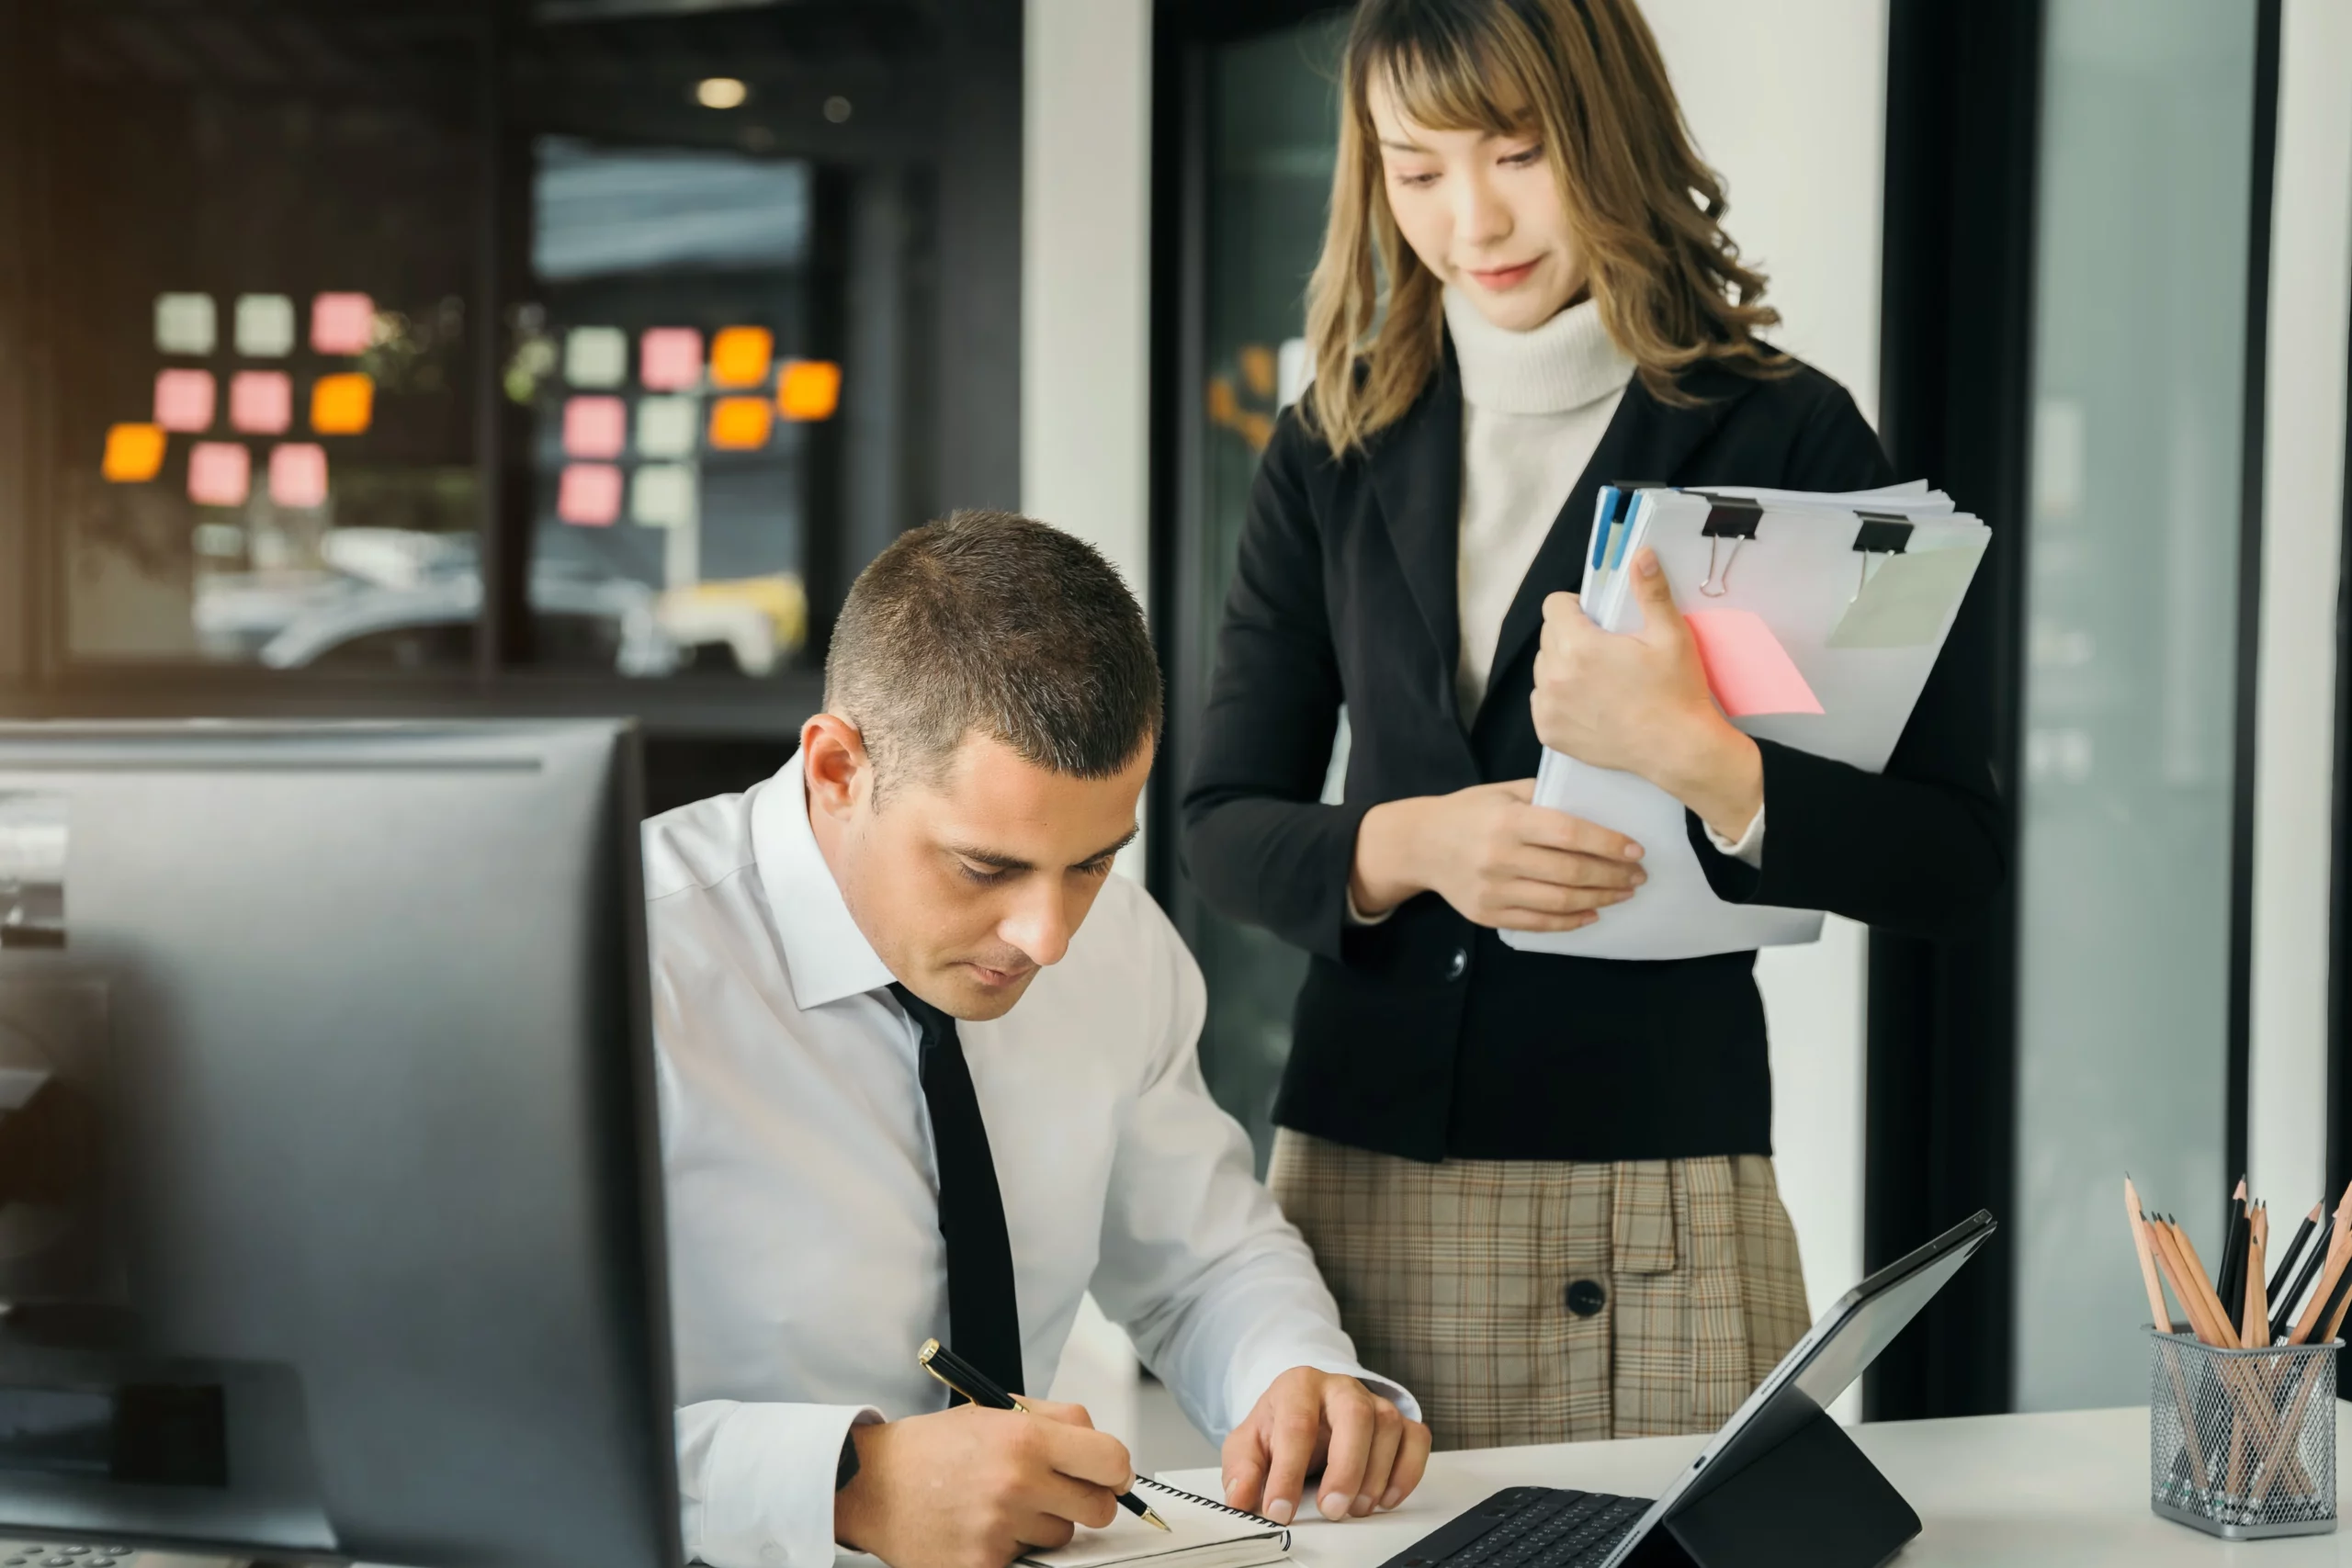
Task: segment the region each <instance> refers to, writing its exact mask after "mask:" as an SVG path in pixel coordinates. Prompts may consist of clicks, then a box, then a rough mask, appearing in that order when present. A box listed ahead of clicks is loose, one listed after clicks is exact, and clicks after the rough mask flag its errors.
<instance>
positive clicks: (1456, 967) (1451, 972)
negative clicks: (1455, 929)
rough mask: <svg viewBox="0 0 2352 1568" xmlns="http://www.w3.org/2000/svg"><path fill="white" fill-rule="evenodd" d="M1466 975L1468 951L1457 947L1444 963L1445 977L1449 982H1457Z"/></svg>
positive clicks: (1468, 963) (1468, 969)
mask: <svg viewBox="0 0 2352 1568" xmlns="http://www.w3.org/2000/svg"><path fill="white" fill-rule="evenodd" d="M1468 973H1470V950H1469V949H1468V948H1466V947H1457V948H1455V949H1454V950H1453V957H1451V958H1449V959H1447V960H1446V961H1445V977H1446V978H1447V979H1449V980H1459V979H1460V978H1462V976H1464V975H1467V974H1468Z"/></svg>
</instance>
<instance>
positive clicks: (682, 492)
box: [628, 463, 695, 528]
mask: <svg viewBox="0 0 2352 1568" xmlns="http://www.w3.org/2000/svg"><path fill="white" fill-rule="evenodd" d="M628 520H629V521H630V522H632V523H634V524H636V525H638V526H639V527H640V528H684V527H686V526H688V525H691V524H692V523H693V522H694V520H695V471H694V469H692V468H688V467H687V466H686V465H685V464H684V463H648V464H646V465H645V466H644V467H643V468H639V469H638V470H637V472H636V473H634V474H632V475H630V476H629V481H628Z"/></svg>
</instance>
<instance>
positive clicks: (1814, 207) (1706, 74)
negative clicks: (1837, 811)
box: [1642, 0, 1998, 1418]
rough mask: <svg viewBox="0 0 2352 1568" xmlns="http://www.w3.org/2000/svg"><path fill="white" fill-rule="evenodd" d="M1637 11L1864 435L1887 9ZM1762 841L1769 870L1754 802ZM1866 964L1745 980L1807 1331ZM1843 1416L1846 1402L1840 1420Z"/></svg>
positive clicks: (1842, 926)
mask: <svg viewBox="0 0 2352 1568" xmlns="http://www.w3.org/2000/svg"><path fill="white" fill-rule="evenodd" d="M1642 8H1643V10H1644V11H1645V13H1646V14H1647V16H1648V17H1649V21H1650V27H1651V28H1652V30H1654V31H1655V32H1656V33H1657V39H1658V47H1659V48H1660V49H1661V50H1662V51H1664V53H1665V55H1666V63H1667V69H1668V71H1669V72H1670V73H1672V75H1673V78H1674V86H1675V91H1676V93H1677V94H1678V96H1680V98H1681V100H1682V113H1683V118H1685V119H1686V120H1688V121H1689V122H1690V126H1691V134H1692V135H1693V136H1694V137H1695V138H1696V139H1697V140H1698V142H1699V148H1700V152H1702V155H1704V157H1705V158H1706V160H1707V162H1708V163H1709V164H1713V166H1714V167H1715V169H1716V170H1717V171H1718V172H1719V173H1721V174H1722V175H1724V180H1725V183H1726V184H1727V185H1728V186H1729V194H1730V207H1729V209H1728V211H1727V212H1726V213H1725V216H1724V228H1725V229H1727V230H1728V231H1730V233H1731V236H1732V238H1733V239H1734V240H1736V241H1737V242H1738V243H1739V247H1740V251H1741V254H1743V255H1744V256H1745V257H1746V258H1747V260H1749V261H1750V262H1753V263H1755V264H1756V265H1759V266H1761V267H1762V268H1763V269H1764V271H1765V272H1766V273H1767V274H1768V275H1769V276H1770V289H1769V290H1768V292H1767V294H1766V298H1767V299H1769V300H1770V301H1771V302H1772V303H1773V304H1775V305H1777V306H1778V307H1779V308H1780V311H1781V321H1782V324H1781V329H1780V330H1779V331H1778V332H1777V333H1773V334H1772V335H1773V339H1774V341H1775V342H1777V343H1778V344H1780V345H1781V347H1783V348H1785V349H1787V350H1788V351H1789V352H1791V353H1792V354H1794V355H1797V356H1798V357H1800V358H1802V359H1804V360H1806V361H1807V362H1809V363H1811V364H1812V365H1814V366H1815V367H1819V368H1820V369H1822V370H1824V371H1826V372H1827V373H1828V374H1830V375H1831V376H1834V377H1836V378H1838V380H1839V381H1842V382H1844V383H1845V385H1846V388H1847V389H1848V390H1849V391H1850V392H1852V393H1853V395H1854V400H1855V402H1856V403H1858V404H1860V407H1861V411H1862V416H1863V417H1864V418H1865V419H1871V420H1873V421H1874V420H1875V419H1876V418H1877V415H1878V344H1879V332H1878V301H1879V229H1880V220H1879V209H1880V197H1881V193H1882V190H1883V184H1884V160H1883V148H1884V142H1885V136H1884V129H1885V106H1886V0H1774V3H1773V4H1771V5H1769V6H1759V5H1757V4H1755V3H1754V0H1643V5H1642ZM1900 477H1901V478H1904V479H1915V478H1919V477H1921V476H1918V475H1913V474H1905V475H1902V476H1900ZM1925 477H1926V478H1928V479H1930V480H1935V479H1940V478H1941V476H1939V475H1934V474H1930V475H1927V476H1925ZM1997 521H1998V520H1997V519H1996V523H1997ZM1766 823H1767V826H1766V829H1765V839H1766V845H1767V847H1766V850H1765V852H1766V853H1767V854H1770V852H1771V850H1770V839H1771V829H1770V803H1769V802H1768V803H1767V806H1766ZM1864 957H1865V953H1864V945H1863V931H1862V928H1861V927H1860V926H1857V925H1855V924H1854V923H1852V922H1851V921H1849V920H1841V919H1836V918H1835V917H1832V918H1831V919H1829V921H1828V922H1827V923H1826V926H1825V928H1824V930H1823V931H1822V937H1821V941H1820V942H1818V943H1816V944H1815V945H1813V946H1811V947H1790V948H1779V949H1775V950H1771V951H1768V952H1767V953H1764V955H1763V956H1762V957H1761V958H1760V959H1759V960H1758V964H1757V980H1758V984H1759V985H1760V986H1761V987H1762V988H1763V992H1764V1010H1765V1014H1766V1017H1767V1021H1768V1022H1769V1025H1770V1030H1771V1036H1772V1145H1773V1148H1774V1150H1775V1151H1776V1163H1777V1164H1778V1167H1779V1170H1780V1179H1781V1197H1782V1199H1783V1201H1786V1202H1787V1204H1788V1206H1789V1213H1790V1216H1791V1217H1792V1219H1793V1220H1794V1221H1795V1222H1796V1227H1797V1240H1798V1245H1799V1247H1801V1248H1802V1249H1803V1251H1804V1273H1805V1290H1806V1293H1807V1294H1809V1295H1810V1296H1811V1297H1812V1298H1813V1309H1814V1311H1815V1313H1816V1314H1818V1313H1819V1312H1820V1311H1821V1309H1822V1308H1824V1307H1826V1306H1827V1305H1828V1304H1829V1303H1831V1302H1833V1301H1835V1300H1836V1299H1837V1298H1838V1296H1840V1295H1842V1294H1844V1293H1845V1292H1846V1291H1847V1290H1848V1289H1849V1288H1850V1287H1851V1286H1852V1285H1853V1283H1854V1282H1855V1281H1856V1280H1859V1279H1860V1278H1861V1274H1862V1087H1863V1065H1864V1040H1863V1029H1862V1026H1863V1001H1864V997H1865V994H1866V991H1865V987H1866V976H1865V972H1864ZM1923 1239H1924V1238H1923ZM1859 1410H1860V1406H1859V1404H1856V1403H1855V1402H1854V1400H1853V1398H1852V1397H1851V1396H1849V1399H1848V1400H1847V1401H1846V1402H1845V1404H1843V1405H1842V1406H1841V1408H1840V1409H1839V1412H1838V1414H1839V1415H1840V1416H1847V1417H1849V1418H1850V1417H1851V1416H1855V1415H1857V1414H1859Z"/></svg>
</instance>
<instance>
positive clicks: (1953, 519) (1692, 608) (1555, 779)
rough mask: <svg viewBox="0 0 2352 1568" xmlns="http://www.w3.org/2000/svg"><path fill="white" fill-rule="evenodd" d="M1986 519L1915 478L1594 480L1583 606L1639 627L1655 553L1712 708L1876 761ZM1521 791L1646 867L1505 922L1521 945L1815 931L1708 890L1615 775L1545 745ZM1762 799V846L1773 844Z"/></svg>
mask: <svg viewBox="0 0 2352 1568" xmlns="http://www.w3.org/2000/svg"><path fill="white" fill-rule="evenodd" d="M1990 537H1991V533H1990V530H1988V529H1987V528H1986V527H1985V525H1984V524H1983V523H1981V522H1979V521H1978V520H1977V519H1976V518H1974V517H1972V516H1970V515H1968V514H1967V513H1962V512H1958V511H1955V510H1954V509H1953V507H1952V503H1951V497H1950V496H1948V495H1945V494H1944V493H1943V492H1942V491H1931V490H1929V489H1928V487H1927V485H1926V483H1925V482H1924V481H1917V482H1914V483H1911V484H1907V485H1898V486H1895V487H1893V488H1891V489H1887V490H1876V491H1848V492H1843V493H1835V494H1832V493H1826V492H1820V491H1776V490H1759V489H1756V488H1753V487H1747V486H1720V485H1719V486H1711V487H1709V488H1707V489H1705V490H1703V491H1702V490H1668V489H1663V488H1652V489H1630V490H1629V489H1618V488H1607V489H1603V490H1602V491H1601V492H1600V502H1599V505H1598V508H1597V510H1596V513H1595V516H1594V520H1593V530H1592V549H1591V551H1590V553H1589V555H1588V556H1587V557H1586V560H1585V573H1584V585H1583V593H1582V602H1583V604H1584V610H1585V614H1586V615H1589V616H1590V617H1591V618H1592V620H1593V621H1594V622H1595V624H1597V625H1599V626H1600V627H1601V628H1602V629H1604V630H1607V631H1614V632H1633V631H1639V630H1640V629H1641V626H1642V615H1641V608H1640V605H1639V604H1638V603H1637V602H1636V600H1635V599H1634V593H1633V576H1634V573H1633V562H1634V557H1635V555H1636V554H1638V553H1639V552H1640V551H1641V550H1642V549H1643V548H1645V547H1647V548H1650V549H1654V550H1656V551H1657V557H1658V563H1659V565H1660V567H1661V568H1662V569H1663V570H1664V571H1665V574H1666V580H1667V582H1668V586H1670V587H1671V588H1672V589H1673V591H1674V603H1675V605H1676V607H1677V608H1679V610H1680V611H1681V612H1682V614H1683V615H1684V617H1685V618H1686V619H1687V620H1688V621H1689V622H1690V624H1691V635H1692V636H1693V637H1695V638H1696V639H1697V641H1698V644H1699V653H1700V657H1701V659H1702V660H1703V661H1704V662H1705V664H1706V668H1707V682H1708V684H1709V686H1710V687H1711V688H1712V689H1713V692H1714V695H1715V701H1716V703H1717V705H1719V706H1721V707H1722V709H1723V710H1724V714H1725V716H1728V717H1729V718H1730V719H1731V721H1732V723H1734V724H1735V725H1737V726H1738V727H1739V728H1741V729H1743V730H1745V731H1746V732H1747V733H1748V734H1750V735H1753V736H1755V737H1756V738H1757V739H1760V740H1776V741H1780V742H1781V743H1782V744H1784V745H1788V746H1792V747H1794V748H1795V749H1797V750H1801V751H1810V752H1812V753H1814V754H1815V755H1816V756H1822V757H1827V758H1830V759H1832V760H1834V761H1841V762H1848V763H1851V764H1852V765H1853V766H1855V767H1858V768H1861V769H1864V770H1865V771H1867V772H1870V773H1879V772H1882V771H1883V769H1884V768H1885V766H1886V761H1887V758H1888V757H1889V756H1890V755H1892V754H1893V752H1894V746H1895V742H1896V741H1897V740H1898V739H1901V738H1902V735H1903V728H1904V726H1905V724H1907V723H1908V722H1909V721H1910V717H1911V710H1912V708H1913V707H1914V706H1915V705H1917V702H1918V700H1919V693H1920V691H1921V689H1922V688H1923V687H1925V686H1926V684H1927V682H1928V673H1929V671H1932V670H1933V669H1934V668H1935V663H1936V656H1937V655H1938V653H1939V652H1940V651H1941V649H1942V648H1943V643H1944V638H1945V637H1946V636H1947V635H1948V634H1949V633H1950V632H1951V624H1952V619H1953V617H1954V616H1955V615H1958V613H1959V611H1960V604H1961V600H1962V597H1963V596H1964V595H1965V594H1966V593H1967V592H1968V585H1969V582H1970V581H1972V580H1973V578H1974V576H1975V574H1976V568H1977V564H1978V563H1979V562H1980V561H1982V560H1983V559H1984V558H1985V545H1986V543H1987V542H1988V541H1989V539H1990ZM1535 803H1536V804H1537V805H1538V806H1548V807H1553V808H1554V809H1555V810H1560V811H1565V812H1567V813H1568V814H1569V815H1571V816H1574V817H1581V818H1585V819H1586V820H1588V821H1591V822H1597V823H1599V824H1600V825H1601V826H1602V827H1604V828H1611V829H1615V830H1617V831H1618V832H1620V833H1623V834H1625V835H1626V836H1628V837H1629V838H1632V839H1633V840H1635V841H1636V842H1638V843H1640V844H1641V845H1642V846H1643V847H1644V849H1645V850H1646V851H1647V854H1646V856H1645V859H1644V860H1643V868H1644V870H1645V871H1646V872H1647V873H1648V875H1649V880H1648V881H1647V882H1646V883H1645V885H1644V886H1642V888H1641V889H1640V890H1639V891H1638V892H1636V893H1635V894H1634V897H1631V898H1629V899H1627V900H1626V901H1625V902H1624V903H1623V904H1619V905H1616V906H1614V907H1613V908H1608V909H1605V910H1603V911H1602V912H1601V915H1600V919H1598V920H1596V921H1594V922H1593V923H1592V924H1590V925H1589V926H1586V927H1585V928H1584V929H1583V930H1581V931H1565V932H1556V933H1554V932H1532V931H1506V932H1504V933H1503V941H1504V942H1508V943H1510V945H1511V946H1513V947H1516V948H1520V949H1522V950H1524V951H1528V952H1534V953H1575V954H1578V955H1581V956H1584V957H1589V958H1651V959H1660V958H1696V957H1701V956H1703V955H1705V954H1707V953H1738V952H1742V951H1745V950H1747V949H1748V948H1753V947H1768V946H1777V945H1784V944H1787V943H1791V942H1812V941H1814V940H1815V938H1817V937H1818V936H1820V934H1821V916H1820V914H1819V913H1818V912H1817V911H1811V910H1800V909H1777V908H1766V907H1763V906H1759V905H1752V904H1730V903H1725V902H1724V900H1722V899H1720V898H1718V897H1715V894H1714V890H1713V887H1711V886H1709V885H1708V882H1707V878H1706V874H1705V873H1704V872H1703V871H1702V869H1701V868H1700V865H1699V858H1698V855H1697V854H1696V853H1695V852H1693V851H1692V849H1691V842H1690V839H1689V837H1688V835H1687V832H1686V830H1685V828H1684V818H1683V808H1682V806H1681V803H1680V802H1679V801H1677V800H1675V799H1674V798H1673V797H1672V796H1670V795H1668V794H1667V793H1666V792H1665V791H1663V790H1661V789H1659V788H1658V787H1657V785H1655V784H1650V783H1648V782H1646V781H1645V780H1643V779H1640V778H1637V777H1635V776H1634V774H1631V773H1617V772H1614V771H1611V770H1610V769H1606V768H1596V767H1592V766H1590V765H1589V764H1587V763H1584V762H1579V761H1576V760H1574V759H1573V758H1569V757H1565V756H1562V755H1561V754H1560V753H1558V752H1556V751H1551V750H1546V751H1545V752H1544V760H1543V764H1542V766H1541V767H1540V768H1539V769H1538V771H1537V773H1536V777H1535ZM1770 813H1771V803H1770V800H1767V801H1766V803H1765V814H1766V826H1765V851H1764V852H1765V854H1766V855H1767V856H1770V854H1771V853H1772V849H1771V827H1770Z"/></svg>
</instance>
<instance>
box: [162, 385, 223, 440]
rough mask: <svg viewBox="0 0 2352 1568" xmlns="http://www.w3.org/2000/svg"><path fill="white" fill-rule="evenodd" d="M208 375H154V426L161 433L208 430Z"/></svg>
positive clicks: (209, 388) (209, 410)
mask: <svg viewBox="0 0 2352 1568" xmlns="http://www.w3.org/2000/svg"><path fill="white" fill-rule="evenodd" d="M212 400H213V390H212V372H211V371H209V370H158V371H157V372H156V373H155V423H157V424H160V425H162V426H163V427H164V429H165V430H179V431H188V432H194V431H199V430H209V429H211V428H212Z"/></svg>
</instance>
